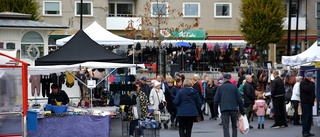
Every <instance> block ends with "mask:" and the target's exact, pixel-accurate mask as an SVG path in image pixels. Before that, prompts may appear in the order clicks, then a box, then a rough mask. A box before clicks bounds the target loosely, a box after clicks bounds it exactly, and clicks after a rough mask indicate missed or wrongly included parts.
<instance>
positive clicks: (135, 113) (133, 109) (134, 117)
mask: <svg viewBox="0 0 320 137" xmlns="http://www.w3.org/2000/svg"><path fill="white" fill-rule="evenodd" d="M132 113H133V120H136V119H139V115H138V108H137V107H136V106H132Z"/></svg>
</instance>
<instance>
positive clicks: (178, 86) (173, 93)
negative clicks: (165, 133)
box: [170, 78, 182, 127]
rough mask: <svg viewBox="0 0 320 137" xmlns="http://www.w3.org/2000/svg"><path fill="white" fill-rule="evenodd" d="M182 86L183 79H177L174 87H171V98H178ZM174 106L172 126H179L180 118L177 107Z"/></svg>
mask: <svg viewBox="0 0 320 137" xmlns="http://www.w3.org/2000/svg"><path fill="white" fill-rule="evenodd" d="M181 88H182V80H181V79H180V78H178V79H176V85H175V86H173V87H172V89H171V99H172V100H173V101H174V99H175V98H176V96H177V94H178V92H179V91H180V90H181ZM173 106H174V110H172V111H171V118H170V120H171V125H170V126H173V125H174V126H175V127H178V123H179V118H178V117H176V115H177V108H176V106H175V105H173Z"/></svg>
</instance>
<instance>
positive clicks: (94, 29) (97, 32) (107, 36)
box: [56, 21, 134, 46]
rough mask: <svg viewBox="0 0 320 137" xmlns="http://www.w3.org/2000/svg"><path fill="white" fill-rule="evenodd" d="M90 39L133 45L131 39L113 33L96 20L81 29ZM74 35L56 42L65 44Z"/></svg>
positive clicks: (108, 43) (100, 42) (107, 43)
mask: <svg viewBox="0 0 320 137" xmlns="http://www.w3.org/2000/svg"><path fill="white" fill-rule="evenodd" d="M83 31H84V32H85V33H86V34H87V35H88V36H89V37H90V38H91V39H92V40H94V41H95V42H97V43H98V44H100V45H133V44H134V42H133V40H131V39H126V38H123V37H120V36H118V35H115V34H113V33H111V32H109V31H108V30H106V29H105V28H103V27H101V26H100V25H99V24H98V23H97V22H96V21H95V22H93V23H92V24H91V25H90V26H89V27H87V28H85V29H84V30H83ZM73 36H74V35H71V36H68V37H65V38H62V39H58V40H57V41H56V44H57V45H59V46H62V45H64V44H66V43H67V42H68V41H69V40H70V39H71V38H72V37H73Z"/></svg>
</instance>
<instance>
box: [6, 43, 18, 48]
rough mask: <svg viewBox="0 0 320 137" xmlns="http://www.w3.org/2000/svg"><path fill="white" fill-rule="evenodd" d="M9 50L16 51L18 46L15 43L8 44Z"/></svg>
mask: <svg viewBox="0 0 320 137" xmlns="http://www.w3.org/2000/svg"><path fill="white" fill-rule="evenodd" d="M7 49H16V44H15V43H11V42H10V43H7Z"/></svg>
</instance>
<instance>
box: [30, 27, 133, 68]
mask: <svg viewBox="0 0 320 137" xmlns="http://www.w3.org/2000/svg"><path fill="white" fill-rule="evenodd" d="M87 61H96V62H114V63H127V62H128V59H127V58H125V57H122V56H119V55H117V54H116V53H113V52H112V51H110V50H107V49H105V48H103V47H102V46H101V45H99V44H98V43H96V42H94V41H93V40H92V39H90V37H89V36H88V35H87V34H86V33H85V32H84V31H83V30H79V31H78V32H77V33H76V34H75V36H74V37H73V38H72V39H70V41H68V42H67V43H66V44H65V45H64V46H63V47H61V48H60V49H58V50H56V51H54V52H52V53H50V54H48V55H46V56H44V57H41V58H38V59H37V60H36V61H35V65H36V66H47V65H71V64H77V63H82V62H87Z"/></svg>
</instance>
